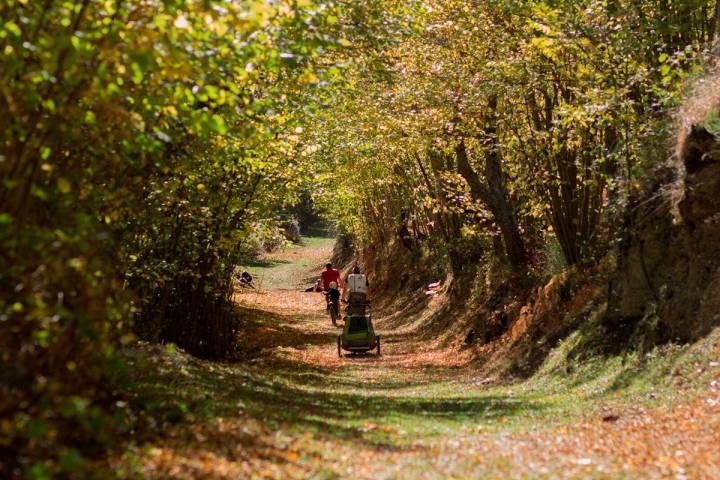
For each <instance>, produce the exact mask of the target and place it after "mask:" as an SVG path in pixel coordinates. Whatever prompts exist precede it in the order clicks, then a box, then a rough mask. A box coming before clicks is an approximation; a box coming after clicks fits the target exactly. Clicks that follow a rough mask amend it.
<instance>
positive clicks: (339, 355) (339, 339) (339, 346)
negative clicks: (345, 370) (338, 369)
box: [337, 335, 342, 358]
mask: <svg viewBox="0 0 720 480" xmlns="http://www.w3.org/2000/svg"><path fill="white" fill-rule="evenodd" d="M337 344H338V357H340V358H342V335H338V340H337Z"/></svg>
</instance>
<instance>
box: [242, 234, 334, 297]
mask: <svg viewBox="0 0 720 480" xmlns="http://www.w3.org/2000/svg"><path fill="white" fill-rule="evenodd" d="M334 243H335V239H334V238H331V237H327V236H317V237H303V238H302V244H301V245H291V246H290V247H288V248H287V249H285V250H283V251H282V252H275V253H272V254H267V255H264V256H262V257H261V258H259V259H257V260H255V261H252V262H247V263H246V264H245V265H242V266H241V267H240V268H241V270H247V271H248V272H250V274H251V275H252V276H253V279H254V281H253V283H254V284H255V286H256V287H258V288H259V289H261V290H272V289H296V288H300V287H304V286H308V285H309V284H311V283H312V281H313V280H314V278H317V276H318V275H319V273H320V268H321V266H322V264H323V263H324V262H325V261H326V260H327V258H328V257H329V254H330V253H331V252H332V246H333V244H334ZM308 250H310V251H315V252H317V254H315V255H307V252H308Z"/></svg>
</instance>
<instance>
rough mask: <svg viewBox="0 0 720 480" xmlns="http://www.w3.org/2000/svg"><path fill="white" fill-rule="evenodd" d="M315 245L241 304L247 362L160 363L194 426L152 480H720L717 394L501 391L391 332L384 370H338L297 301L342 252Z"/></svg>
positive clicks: (157, 452) (173, 432)
mask: <svg viewBox="0 0 720 480" xmlns="http://www.w3.org/2000/svg"><path fill="white" fill-rule="evenodd" d="M310 243H311V245H310V247H306V248H304V249H295V250H291V251H289V252H285V253H283V254H281V255H277V256H274V257H271V258H269V259H267V260H266V261H265V263H262V264H259V265H256V266H255V268H254V270H252V272H253V273H254V274H255V275H256V278H258V279H262V280H263V282H262V283H261V282H258V284H259V285H263V284H264V286H263V288H261V289H259V290H256V291H248V290H244V291H242V292H240V293H239V294H238V295H237V301H238V303H239V305H240V306H241V307H242V308H245V309H248V310H249V311H251V312H252V313H251V314H249V315H248V316H247V323H246V325H245V328H244V329H243V332H244V333H243V338H241V339H240V344H241V349H242V350H243V351H244V352H246V355H247V357H246V360H245V361H243V362H239V363H236V364H217V363H210V362H202V361H198V360H195V359H192V358H190V357H188V356H185V355H181V354H175V355H173V356H171V357H170V358H165V359H164V360H163V362H164V365H163V367H164V368H166V370H167V372H168V376H169V377H168V378H173V380H172V382H173V384H174V385H175V386H176V387H177V388H178V389H181V390H182V392H183V395H184V396H183V399H184V401H185V402H187V403H186V404H187V405H189V407H188V408H189V410H190V413H189V414H188V415H187V416H186V417H184V419H183V420H182V421H181V422H179V423H178V424H176V425H174V426H171V427H170V428H169V431H168V433H167V436H165V437H164V438H162V439H156V440H155V441H153V442H149V444H148V445H146V446H145V447H144V448H139V447H138V449H137V451H136V452H134V453H133V454H132V455H133V456H134V461H135V462H136V463H137V464H138V465H139V466H138V472H139V473H140V474H141V475H142V476H145V477H151V478H327V479H330V478H362V479H365V478H367V479H371V478H372V479H395V478H398V479H404V478H418V479H436V478H437V479H440V478H628V477H629V478H720V393H719V391H718V386H717V383H714V384H711V385H710V386H709V387H708V390H707V392H706V393H705V394H704V395H702V396H701V398H697V399H695V400H693V401H687V402H680V403H676V404H674V405H673V406H672V407H671V408H670V410H665V409H663V408H653V409H643V408H635V409H633V408H629V407H627V405H620V404H617V405H616V404H613V402H612V401H608V400H607V399H605V398H603V399H600V400H598V399H596V398H594V397H593V393H592V392H580V391H557V392H556V391H553V390H552V389H551V388H547V389H544V390H541V391H536V389H535V388H533V387H528V386H527V385H523V384H515V385H496V386H488V385H487V381H486V379H484V378H483V377H482V376H480V375H479V374H478V372H477V371H476V370H475V369H473V368H470V367H467V366H464V365H465V363H467V360H468V358H466V357H465V356H464V355H463V354H462V353H456V354H452V355H451V354H449V352H443V351H435V350H432V349H430V350H428V348H427V345H423V344H422V343H417V342H414V341H413V339H412V337H411V336H409V335H407V333H405V334H401V333H397V332H395V331H393V330H392V329H391V325H388V324H386V323H383V321H382V320H380V321H378V322H377V325H378V329H379V331H380V333H381V334H382V335H383V338H384V339H385V340H384V343H383V355H382V357H377V356H375V355H365V356H345V357H343V358H338V356H337V350H336V348H335V339H336V336H337V333H338V331H339V330H338V329H336V328H335V327H333V326H332V324H331V323H330V320H329V318H328V317H327V316H326V314H325V311H324V301H323V298H322V296H321V295H319V294H313V293H304V292H301V291H299V288H297V287H298V285H299V284H302V283H303V281H305V280H307V277H308V275H309V274H310V273H311V272H312V271H313V269H315V268H318V269H319V266H320V265H321V264H322V262H323V261H324V259H325V258H327V257H328V256H329V248H330V246H331V241H329V240H327V241H325V240H322V239H314V240H311V242H310ZM249 268H252V266H251V267H249ZM283 286H289V288H288V287H286V288H283ZM714 347H715V348H716V347H717V345H715V346H714ZM178 370H179V371H181V372H183V374H182V377H181V378H180V379H177V378H175V376H177V373H173V372H177V371H178ZM173 375H175V376H173ZM154 381H157V379H155V380H154ZM608 411H610V412H612V414H610V415H608V414H607V412H608ZM603 417H604V419H603Z"/></svg>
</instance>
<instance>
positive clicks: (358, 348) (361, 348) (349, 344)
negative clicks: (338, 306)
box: [337, 313, 380, 357]
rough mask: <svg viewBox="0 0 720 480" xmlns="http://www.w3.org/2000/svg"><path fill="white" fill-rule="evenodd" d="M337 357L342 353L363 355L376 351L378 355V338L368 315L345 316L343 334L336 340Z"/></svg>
mask: <svg viewBox="0 0 720 480" xmlns="http://www.w3.org/2000/svg"><path fill="white" fill-rule="evenodd" d="M337 347H338V357H341V356H342V351H343V350H345V351H348V352H351V353H365V352H369V351H370V350H377V354H378V355H380V336H379V335H376V334H375V329H374V328H373V324H372V318H371V316H370V315H369V314H365V313H362V314H359V313H354V314H350V315H346V316H345V326H344V327H343V333H342V334H340V335H338V339H337Z"/></svg>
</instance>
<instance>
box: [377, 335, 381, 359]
mask: <svg viewBox="0 0 720 480" xmlns="http://www.w3.org/2000/svg"><path fill="white" fill-rule="evenodd" d="M377 354H378V357H379V356H380V336H379V335H378V337H377Z"/></svg>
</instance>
